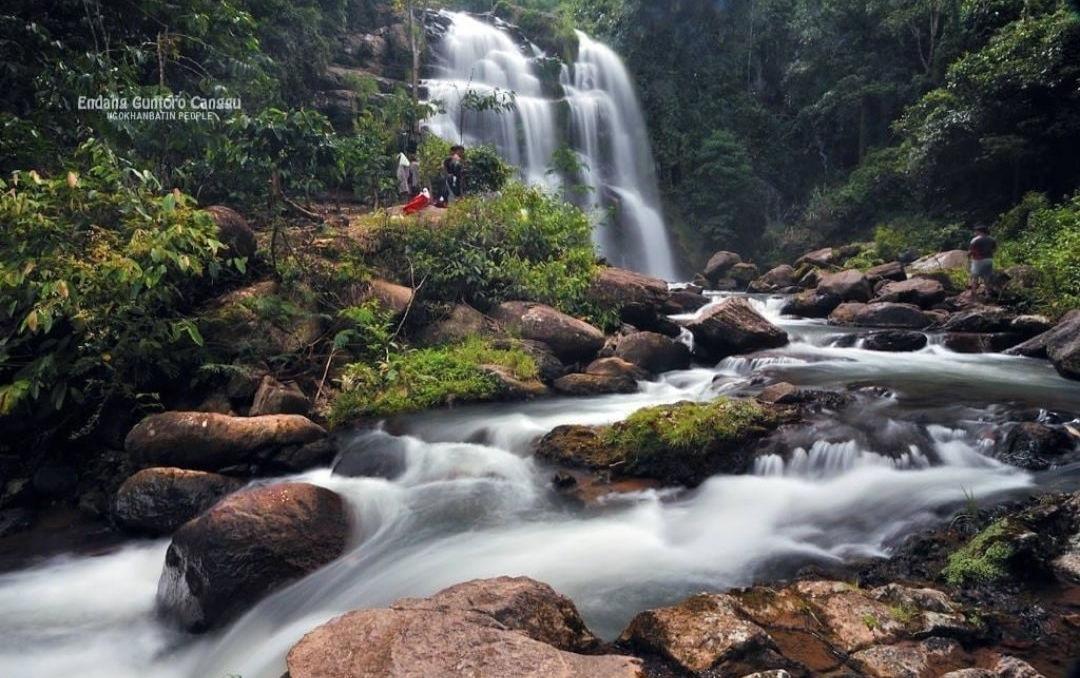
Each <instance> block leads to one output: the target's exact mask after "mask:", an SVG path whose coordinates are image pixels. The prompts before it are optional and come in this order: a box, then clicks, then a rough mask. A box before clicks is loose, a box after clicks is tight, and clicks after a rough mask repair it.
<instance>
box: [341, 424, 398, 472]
mask: <svg viewBox="0 0 1080 678" xmlns="http://www.w3.org/2000/svg"><path fill="white" fill-rule="evenodd" d="M407 462H408V458H407V451H406V448H405V441H404V440H403V439H402V438H399V437H398V436H392V435H390V434H388V433H386V432H384V431H366V432H364V433H361V434H358V435H356V436H354V437H353V438H351V439H350V440H348V441H347V442H344V443H343V444H342V446H341V451H340V453H339V454H338V458H337V459H336V460H334V465H333V466H332V467H331V468H330V472H331V473H332V474H333V475H336V476H346V477H348V478H386V479H387V480H395V479H397V478H400V477H401V475H402V474H403V473H405V469H406V468H407Z"/></svg>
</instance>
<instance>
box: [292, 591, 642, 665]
mask: <svg viewBox="0 0 1080 678" xmlns="http://www.w3.org/2000/svg"><path fill="white" fill-rule="evenodd" d="M598 645H599V641H597V639H596V638H595V637H594V636H593V635H592V633H590V632H589V630H588V629H587V628H586V627H585V624H584V622H583V621H582V620H581V617H580V615H579V614H578V612H577V610H576V608H574V605H573V603H572V602H570V600H568V599H567V598H565V597H563V596H560V595H559V594H557V593H555V591H553V590H552V589H551V588H550V587H549V586H547V585H545V584H541V583H539V582H536V581H533V580H531V579H526V578H524V577H519V578H510V577H500V578H498V579H491V580H479V581H471V582H466V583H464V584H458V585H457V586H453V587H451V588H449V589H446V590H444V591H442V592H440V593H438V594H436V595H435V596H432V597H431V598H424V599H404V600H399V601H397V602H395V603H394V604H393V605H392V606H391V607H390V608H388V609H373V610H357V611H354V612H349V613H348V614H345V615H343V616H341V617H338V618H336V619H333V620H331V621H329V622H327V623H326V624H324V625H322V626H320V627H318V628H317V629H315V630H314V631H311V632H310V633H308V634H307V635H306V636H304V637H303V638H302V639H301V640H300V642H298V643H297V644H296V645H295V646H294V647H293V648H292V650H290V652H289V654H288V657H287V659H286V664H287V667H288V675H289V676H290V677H291V678H353V677H355V676H379V678H406V677H408V678H412V677H413V676H472V677H473V678H506V677H508V676H514V677H521V678H644V676H645V673H644V671H643V670H642V667H641V663H640V661H639V660H637V659H635V658H633V657H626V656H621V655H605V654H591V655H586V654H580V653H581V652H587V651H595V648H596V647H597V646H598Z"/></svg>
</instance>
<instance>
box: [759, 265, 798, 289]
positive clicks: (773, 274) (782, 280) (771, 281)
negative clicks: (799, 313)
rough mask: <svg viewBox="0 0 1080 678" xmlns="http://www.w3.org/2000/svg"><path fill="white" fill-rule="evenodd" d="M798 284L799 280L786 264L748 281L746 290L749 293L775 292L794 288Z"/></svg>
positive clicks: (793, 270)
mask: <svg viewBox="0 0 1080 678" xmlns="http://www.w3.org/2000/svg"><path fill="white" fill-rule="evenodd" d="M798 282H799V278H798V276H797V275H795V269H793V268H792V267H791V266H788V265H787V264H781V265H779V266H776V267H775V268H771V269H769V270H768V271H766V272H765V273H764V275H762V276H760V277H759V278H756V279H754V280H752V281H750V284H749V285H747V289H748V290H749V291H751V292H777V291H779V290H786V289H788V288H791V287H795V285H796V284H798Z"/></svg>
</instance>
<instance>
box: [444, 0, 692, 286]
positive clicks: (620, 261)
mask: <svg viewBox="0 0 1080 678" xmlns="http://www.w3.org/2000/svg"><path fill="white" fill-rule="evenodd" d="M444 15H445V16H446V17H448V18H449V19H450V20H451V21H452V24H451V26H450V28H449V29H448V31H447V33H446V35H445V37H444V38H443V39H442V40H441V41H439V42H438V43H437V44H435V45H433V50H432V51H433V54H434V57H435V66H434V68H433V69H432V70H433V72H432V77H431V78H428V79H425V81H424V85H425V86H426V87H427V89H428V99H429V100H430V101H440V102H442V104H443V107H444V108H445V113H441V114H439V115H436V116H434V117H433V118H431V119H430V120H429V121H427V122H426V123H425V124H426V126H427V127H428V128H429V129H430V130H431V131H432V132H433V133H435V134H437V135H438V136H440V137H442V138H444V139H447V140H450V141H454V142H459V141H460V142H461V143H464V144H466V145H468V144H477V143H481V144H491V145H492V146H494V147H495V148H496V149H497V150H498V152H499V153H500V155H502V156H503V158H504V159H506V160H507V161H508V162H509V163H511V164H512V165H515V166H516V167H518V170H519V173H520V174H521V177H522V179H523V180H524V181H526V182H527V183H530V184H535V185H540V186H545V187H547V188H548V189H549V190H551V191H558V190H559V189H560V188H561V186H562V184H563V181H564V180H568V181H570V182H571V183H574V184H580V185H581V186H584V187H586V188H585V190H583V191H578V190H571V192H570V193H571V196H572V197H574V199H575V201H577V202H580V203H581V205H582V207H584V208H585V209H587V210H588V211H590V213H592V214H593V215H595V217H596V219H597V220H599V221H600V223H599V224H598V225H597V226H596V228H595V229H594V234H593V239H594V241H595V242H596V244H597V246H598V248H599V250H600V253H601V254H602V255H603V256H605V257H607V258H608V259H609V260H610V261H611V262H612V263H613V264H615V265H618V266H622V267H625V268H629V269H632V270H636V271H641V272H644V273H648V274H650V275H655V276H657V277H660V278H663V279H665V280H669V281H674V280H678V279H679V274H678V271H677V269H676V266H675V258H674V255H673V252H672V248H671V243H670V240H669V237H668V233H667V228H666V226H665V224H664V219H663V216H662V214H661V211H660V197H659V190H658V188H657V184H656V175H655V171H654V169H653V158H652V147H651V145H650V143H649V138H648V134H647V131H646V128H645V121H644V119H643V118H642V115H641V107H640V105H639V104H638V100H637V96H636V95H635V93H634V87H633V83H632V81H631V80H630V76H629V74H628V73H627V72H626V68H625V67H624V66H623V63H622V61H621V60H620V59H619V57H618V55H616V54H615V53H614V52H612V51H611V49H609V48H608V47H606V46H605V45H603V44H601V43H599V42H597V41H595V40H593V39H591V38H589V36H587V35H585V34H584V33H580V32H579V33H578V39H579V53H578V56H577V59H576V60H575V62H574V64H573V65H572V66H568V65H563V66H562V69H561V73H560V76H559V84H558V89H559V90H561V91H558V92H545V91H544V88H543V85H542V83H541V80H540V78H539V76H538V72H537V67H536V60H537V58H540V57H542V56H543V55H542V54H541V53H540V51H539V50H538V49H537V48H536V47H535V46H532V45H529V46H521V45H519V44H517V43H516V42H515V41H514V39H513V38H512V37H511V36H510V35H509V34H507V33H506V32H505V31H504V30H502V29H501V28H500V27H498V26H495V25H492V24H489V23H486V22H484V21H481V20H479V19H476V18H474V17H472V16H469V15H467V14H463V13H457V12H445V13H444ZM470 90H472V91H474V92H475V93H476V94H478V95H480V96H491V95H495V96H505V95H506V94H507V93H508V92H513V93H514V95H515V104H516V106H515V109H514V110H512V111H503V112H492V111H486V112H483V113H477V112H475V111H471V110H466V111H464V112H463V111H462V109H461V106H460V101H461V99H462V97H463V96H464V95H465V93H466V92H468V91H470ZM567 111H568V113H567V114H566V115H565V118H566V119H565V122H564V123H562V124H560V123H559V122H558V120H559V116H560V114H563V113H566V112H567ZM562 147H566V148H570V149H572V150H573V151H574V152H575V153H576V154H577V155H578V157H579V159H580V161H581V163H582V165H583V167H582V171H581V175H580V176H578V177H561V176H559V175H557V174H556V173H553V172H551V171H549V170H550V169H551V168H552V165H553V154H554V153H555V151H556V150H558V149H560V148H562ZM608 210H610V218H609V214H608Z"/></svg>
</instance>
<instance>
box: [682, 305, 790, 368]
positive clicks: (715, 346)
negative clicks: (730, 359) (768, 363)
mask: <svg viewBox="0 0 1080 678" xmlns="http://www.w3.org/2000/svg"><path fill="white" fill-rule="evenodd" d="M686 329H688V330H689V331H690V332H691V333H692V334H693V335H694V353H695V355H697V356H699V357H701V358H702V359H703V360H719V359H721V358H726V357H727V356H731V355H738V354H740V353H751V352H753V351H757V350H761V349H767V348H778V347H780V346H784V345H785V344H787V343H788V335H787V332H785V331H784V330H782V329H780V328H779V327H777V326H776V325H773V324H772V323H771V322H769V321H768V320H766V319H765V318H764V317H763V316H762V315H761V314H760V313H758V312H757V311H756V310H754V307H753V306H751V304H750V302H749V301H747V300H746V299H745V298H744V297H732V298H731V299H725V300H724V301H722V302H721V303H719V304H717V305H715V306H713V307H711V308H709V309H707V310H705V311H704V312H703V313H702V314H701V315H700V316H698V317H696V318H694V319H693V320H691V321H689V322H687V323H686Z"/></svg>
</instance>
